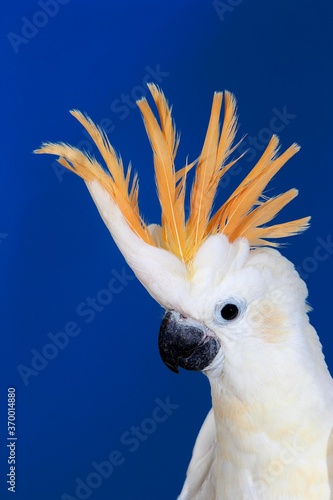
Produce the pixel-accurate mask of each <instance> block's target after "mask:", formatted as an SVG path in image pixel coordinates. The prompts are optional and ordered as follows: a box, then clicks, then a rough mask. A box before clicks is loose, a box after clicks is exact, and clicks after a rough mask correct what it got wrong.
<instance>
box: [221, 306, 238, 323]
mask: <svg viewBox="0 0 333 500" xmlns="http://www.w3.org/2000/svg"><path fill="white" fill-rule="evenodd" d="M238 313H239V309H238V307H237V306H236V304H226V305H225V306H223V307H222V309H221V316H222V318H223V319H225V320H227V321H230V320H232V319H235V318H237V316H238Z"/></svg>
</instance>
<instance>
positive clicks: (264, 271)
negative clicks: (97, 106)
mask: <svg viewBox="0 0 333 500" xmlns="http://www.w3.org/2000/svg"><path fill="white" fill-rule="evenodd" d="M150 90H151V91H152V94H153V97H154V100H155V102H156V104H157V107H158V111H159V116H160V122H161V125H159V124H158V123H157V121H156V119H155V118H154V116H153V115H152V112H151V110H150V108H149V106H148V104H147V102H146V101H145V100H143V101H140V102H139V106H140V109H141V111H142V113H143V115H144V119H145V125H146V128H147V132H148V134H149V137H150V140H151V143H152V147H153V150H154V157H155V173H156V177H157V184H158V191H159V197H160V201H161V205H162V227H159V226H158V225H155V224H154V225H150V226H146V225H145V224H144V222H143V220H142V218H141V216H140V214H139V211H138V206H137V195H138V192H137V184H136V181H135V182H134V184H133V186H132V188H130V187H129V174H128V173H127V174H125V173H124V170H123V166H122V163H121V160H120V159H119V158H117V156H116V155H115V153H114V150H113V149H112V147H111V146H110V144H109V143H108V142H107V139H106V138H105V136H104V135H103V134H102V132H101V131H99V130H98V129H97V128H96V127H95V126H94V125H93V124H92V122H91V121H89V120H87V119H85V118H84V117H83V115H81V114H79V113H77V112H75V113H74V114H75V115H76V116H77V117H78V118H79V120H80V122H81V123H82V124H83V125H84V126H85V127H86V128H87V130H88V131H89V132H90V133H91V135H92V137H93V138H94V140H95V142H96V144H97V145H98V147H99V148H100V150H102V152H103V153H104V154H103V157H104V158H105V160H106V162H107V166H108V168H109V171H110V175H108V174H106V173H105V172H104V171H103V170H102V169H101V167H100V166H99V165H98V164H97V162H96V161H95V160H93V159H91V158H89V157H85V156H84V155H83V154H82V153H80V152H78V151H77V150H75V148H71V147H70V146H66V145H64V144H60V145H56V144H46V145H44V146H43V148H41V150H39V151H38V152H44V153H45V152H46V153H51V154H60V155H61V158H60V159H59V161H60V162H61V163H62V164H63V165H65V166H66V167H67V168H69V169H71V170H73V171H74V172H76V173H78V174H79V175H80V176H82V177H83V178H84V179H85V181H86V184H87V186H88V189H89V190H90V193H91V195H92V197H93V199H94V201H95V204H96V206H97V208H98V210H99V212H100V214H101V216H102V218H103V220H104V222H105V224H106V226H107V227H108V229H109V231H110V233H111V235H112V237H113V239H114V240H115V242H116V244H117V246H118V247H119V249H120V251H121V252H122V254H123V255H124V257H125V259H126V261H127V262H128V264H129V266H130V267H131V268H132V269H133V271H134V272H135V274H136V276H137V277H138V279H139V280H140V281H141V283H142V284H143V285H144V286H145V288H146V289H147V290H148V292H149V293H150V294H151V295H152V296H153V297H154V298H155V300H156V301H157V302H158V303H159V304H161V306H162V307H164V308H165V309H166V310H167V314H166V316H165V320H164V323H162V327H161V332H160V337H161V335H162V337H163V335H165V336H167V338H166V343H164V344H163V343H162V342H161V347H160V351H161V355H162V359H164V361H165V363H166V364H167V365H168V366H169V367H170V368H171V369H173V370H174V371H177V367H178V365H180V366H183V367H185V368H188V369H200V370H202V371H203V373H205V375H206V376H207V377H208V379H209V382H210V385H211V394H212V410H211V411H210V412H209V414H208V416H207V418H206V420H205V422H204V424H203V426H202V428H201V431H200V433H199V435H198V438H197V441H196V444H195V447H194V450H193V456H192V460H191V462H190V465H189V468H188V472H187V478H186V481H185V484H184V487H183V490H182V492H181V494H180V496H179V500H214V499H215V500H250V499H251V500H288V499H289V500H291V499H295V500H297V499H299V500H301V499H303V500H330V499H332V498H333V430H332V429H333V380H332V377H331V375H330V373H329V371H328V369H327V366H326V363H325V360H324V356H323V354H322V348H321V344H320V341H319V339H318V336H317V334H316V332H315V330H314V328H313V327H312V326H311V325H310V323H309V318H308V312H309V307H308V306H307V303H306V299H307V293H308V292H307V288H306V285H305V283H304V282H303V281H302V280H301V278H300V277H299V275H298V273H297V272H296V270H295V268H294V266H293V265H292V264H291V263H290V262H289V261H288V260H287V259H285V258H284V257H283V256H282V255H281V254H280V253H279V252H278V251H277V250H275V249H271V248H267V245H276V244H275V243H273V242H270V241H269V240H270V239H271V238H280V237H286V236H288V235H293V234H297V233H298V232H300V231H302V230H304V229H305V228H306V227H307V224H308V220H309V219H308V218H304V219H299V220H297V221H292V222H289V223H284V224H279V225H275V226H269V227H267V223H268V222H269V221H271V220H272V218H273V217H274V216H275V215H276V213H278V212H279V210H280V209H281V208H283V207H284V206H285V205H286V203H288V202H289V201H291V199H292V198H294V197H295V196H296V195H297V191H296V190H290V191H289V192H287V193H285V194H284V195H281V196H280V197H276V198H273V199H270V200H267V199H266V201H265V200H264V199H263V198H262V197H261V195H262V190H263V189H264V188H265V186H266V184H267V182H268V181H269V180H270V178H271V177H272V176H273V175H274V174H275V173H276V172H277V171H278V169H279V168H281V166H282V165H283V164H284V162H285V161H286V160H287V159H288V158H290V157H291V156H292V155H293V154H294V153H295V152H296V151H297V150H298V147H296V146H292V147H291V148H289V149H288V150H287V151H286V152H285V153H283V155H281V156H277V138H275V139H272V141H271V143H270V144H269V145H268V147H267V150H266V151H265V152H264V153H263V156H262V158H261V159H260V160H259V161H258V163H257V165H256V167H255V168H254V169H253V170H252V171H251V172H250V174H249V175H248V176H247V178H246V179H245V180H244V181H243V182H242V183H241V184H240V186H239V187H238V188H237V189H236V191H235V192H234V194H233V195H231V197H230V198H229V199H228V200H227V202H226V203H225V204H224V205H223V206H222V207H221V208H220V209H219V210H218V211H217V212H216V213H215V215H212V214H211V203H212V201H213V199H214V193H215V190H216V188H217V184H218V182H219V179H220V177H221V176H222V175H223V171H226V170H227V168H229V167H230V163H229V164H226V160H227V158H228V157H229V155H230V154H231V152H232V141H233V139H234V135H235V131H236V118H235V102H234V99H233V98H232V96H230V94H227V95H226V109H225V123H224V125H223V127H222V132H221V135H220V132H219V115H220V108H221V102H222V97H221V94H215V97H214V101H213V107H212V114H211V118H210V123H209V127H208V131H207V136H206V140H205V144H204V147H203V150H202V155H201V157H200V160H199V162H198V167H197V172H196V178H195V181H194V186H193V189H192V196H191V215H190V217H189V219H188V221H185V219H184V207H183V206H180V205H181V203H183V202H184V189H185V180H186V173H187V170H188V169H189V168H190V167H192V166H193V165H191V166H187V167H185V169H183V170H181V171H179V172H175V168H174V163H173V162H174V156H175V152H176V149H177V141H176V135H175V131H174V128H173V124H172V121H171V110H170V108H169V107H168V106H167V103H166V101H165V99H164V96H163V94H162V93H161V92H160V91H159V90H158V89H157V88H156V87H154V86H150ZM163 179H164V180H163ZM205 196H206V197H208V198H209V204H208V205H207V203H208V202H207V203H206V201H207V199H206V198H205ZM163 200H164V201H163ZM196 200H199V201H198V203H197V201H196ZM205 203H206V204H205ZM267 238H268V239H267ZM225 309H226V310H227V312H225ZM186 332H187V333H186ZM173 335H174V339H172V336H173ZM186 335H187V337H186ZM191 335H192V336H193V339H194V338H196V339H198V338H199V337H200V338H199V340H196V341H195V343H193V342H194V340H193V339H192V340H191V338H190V337H191ZM170 339H171V340H172V341H174V344H170V342H171V340H170ZM191 342H192V343H191ZM166 346H167V347H166ZM168 346H169V347H170V346H171V347H170V352H165V349H168V348H169V347H168ZM175 353H178V355H177V356H176V354H175ZM163 356H165V358H163ZM168 356H169V357H168ZM166 360H167V361H166ZM198 363H199V364H198ZM198 367H199V368H198Z"/></svg>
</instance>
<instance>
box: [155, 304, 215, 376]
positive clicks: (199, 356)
mask: <svg viewBox="0 0 333 500" xmlns="http://www.w3.org/2000/svg"><path fill="white" fill-rule="evenodd" d="M158 347H159V351H160V355H161V358H162V361H163V363H165V364H166V366H167V367H168V368H170V370H171V371H173V372H175V373H179V371H178V366H180V367H181V368H185V369H186V370H191V371H201V370H204V369H205V368H206V367H207V366H209V365H210V364H211V362H212V361H213V359H214V358H215V356H216V355H217V353H218V351H219V349H220V343H219V341H218V339H217V338H216V337H214V336H212V332H210V330H208V328H206V327H205V326H204V325H203V324H201V323H199V322H198V321H195V320H193V319H192V318H189V317H185V316H183V315H181V314H180V313H178V312H177V311H167V312H166V313H165V315H164V318H163V320H162V324H161V328H160V333H159V338H158Z"/></svg>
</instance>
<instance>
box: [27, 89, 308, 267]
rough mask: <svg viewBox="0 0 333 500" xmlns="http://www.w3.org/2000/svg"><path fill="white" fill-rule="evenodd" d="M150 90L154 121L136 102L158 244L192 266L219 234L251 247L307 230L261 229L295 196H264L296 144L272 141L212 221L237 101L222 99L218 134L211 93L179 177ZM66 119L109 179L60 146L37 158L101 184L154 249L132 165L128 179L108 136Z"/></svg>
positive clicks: (161, 99) (168, 122) (166, 126)
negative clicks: (154, 196)
mask: <svg viewBox="0 0 333 500" xmlns="http://www.w3.org/2000/svg"><path fill="white" fill-rule="evenodd" d="M148 87H149V90H150V92H151V94H152V97H153V100H154V102H155V104H156V107H157V111H158V117H159V122H158V121H157V119H156V117H155V116H154V114H153V112H152V110H151V108H150V106H149V104H148V102H147V100H146V99H141V100H140V101H138V102H137V104H138V106H139V108H140V110H141V113H142V116H143V120H144V124H145V127H146V131H147V135H148V137H149V140H150V143H151V146H152V150H153V153H154V167H155V179H156V186H157V192H158V197H159V201H160V205H161V226H162V229H161V235H162V238H161V239H159V243H158V244H159V245H162V246H163V247H164V248H165V249H167V250H169V251H170V252H172V253H173V254H175V255H176V256H177V257H179V258H180V259H181V260H183V262H185V263H186V264H189V263H190V262H191V260H192V259H193V257H194V255H195V253H196V251H197V250H198V248H199V247H200V245H201V244H202V243H203V241H204V240H205V239H206V238H207V237H208V236H209V235H212V234H216V233H223V234H225V235H226V236H228V238H229V239H230V241H234V240H235V239H236V238H238V237H243V238H246V239H247V240H248V241H249V243H250V245H251V246H252V247H256V246H263V245H266V246H278V244H277V243H276V242H274V241H270V239H271V238H273V239H275V238H284V237H287V236H293V235H295V234H298V233H300V232H302V231H304V230H305V229H306V228H307V227H308V225H309V220H310V218H309V217H305V218H302V219H298V220H294V221H290V222H286V223H283V224H276V225H273V226H265V224H267V223H269V222H270V221H271V220H272V219H273V218H274V217H275V216H276V215H277V214H278V213H279V212H280V210H282V208H283V207H284V206H285V205H287V204H288V203H289V202H290V201H291V200H292V199H293V198H295V196H297V190H296V189H290V190H289V191H287V192H286V193H282V194H281V195H279V196H276V197H274V198H271V199H269V198H266V197H265V196H264V195H263V191H264V189H265V188H266V186H267V184H268V182H269V181H270V180H271V179H272V177H273V176H274V175H275V174H276V173H277V172H278V171H279V170H280V168H281V167H282V166H283V165H284V164H285V163H286V161H287V160H289V159H290V158H291V157H292V156H293V155H294V154H295V153H296V152H297V151H298V150H299V146H297V144H293V145H292V146H290V147H289V148H288V149H287V150H286V151H285V152H284V153H282V154H281V155H278V147H279V140H278V138H277V137H276V136H273V137H272V139H271V140H270V142H269V144H268V145H267V147H266V149H265V151H264V152H263V154H262V156H261V158H259V160H258V162H257V164H256V165H255V167H254V168H253V169H252V170H251V171H250V173H249V174H248V175H247V176H246V177H245V179H244V180H243V181H242V182H241V183H240V184H239V186H238V187H237V188H236V189H235V191H234V192H233V193H232V195H231V196H230V197H229V198H228V199H227V200H226V202H225V203H224V204H223V205H222V206H221V207H220V208H219V209H218V210H217V211H216V213H215V214H214V215H213V216H212V215H211V213H212V208H213V203H214V198H215V195H216V190H217V187H218V184H219V182H220V180H221V178H222V176H223V175H224V174H225V173H226V172H227V171H228V169H229V168H231V167H232V165H234V164H235V163H236V162H237V161H238V160H239V159H240V158H241V157H239V158H237V159H234V160H231V161H228V160H229V157H230V155H231V154H232V153H233V152H234V151H235V150H236V149H237V147H238V145H239V143H238V144H234V139H235V135H236V129H237V117H236V101H235V98H234V97H233V95H232V94H230V93H229V92H225V93H224V119H223V123H222V127H221V130H220V123H219V122H220V114H221V108H222V93H220V92H216V93H215V94H214V98H213V103H212V108H211V114H210V119H209V123H208V128H207V132H206V137H205V141H204V145H203V147H202V151H201V154H200V156H199V158H198V160H196V161H194V162H192V163H190V164H187V163H186V165H185V166H184V167H183V168H180V169H179V170H178V171H177V172H176V170H175V156H176V152H177V148H178V144H179V138H178V137H177V134H176V129H175V126H174V123H173V120H172V115H171V108H170V107H169V105H168V103H167V101H166V99H165V96H164V94H163V92H162V91H161V90H160V89H159V88H158V87H157V86H156V85H154V84H148ZM71 113H72V115H73V116H74V117H75V118H76V119H77V120H78V121H79V122H80V123H81V124H82V125H83V127H84V128H85V129H86V130H87V131H88V133H89V134H90V136H91V137H92V139H93V140H94V142H95V144H96V145H97V147H98V149H99V151H100V153H101V155H102V157H103V159H104V161H105V163H106V165H107V168H108V170H109V173H107V172H106V171H105V170H104V169H103V168H102V167H101V165H100V164H99V163H98V162H97V161H96V160H95V159H94V158H92V157H91V156H90V155H89V154H88V153H83V152H81V151H79V150H78V149H77V148H74V147H71V146H69V145H67V144H64V143H59V144H52V143H45V144H43V145H42V147H41V148H40V149H38V150H36V151H35V152H36V153H47V154H55V155H58V156H59V157H60V158H58V162H59V163H60V164H61V165H63V166H64V167H66V168H68V169H69V170H71V171H72V172H74V173H76V174H77V175H79V176H80V177H82V178H83V179H85V180H87V181H91V180H94V179H96V180H98V181H99V182H100V184H101V185H102V186H103V187H104V188H105V189H106V190H107V191H108V192H109V193H110V196H111V197H112V199H113V200H114V201H115V203H117V205H118V206H119V208H120V210H121V211H122V213H123V215H124V217H125V218H126V220H127V222H128V224H129V226H130V227H131V228H132V230H133V231H134V232H135V233H136V234H137V235H138V236H139V237H140V238H142V239H143V240H144V241H146V242H147V243H149V244H151V245H155V243H154V240H153V238H152V236H151V234H150V232H149V230H148V227H147V226H146V225H145V223H144V222H143V220H142V218H141V215H140V212H139V207H138V177H137V175H136V174H135V175H134V176H133V179H132V182H131V180H130V179H131V165H129V167H128V169H127V171H126V173H125V171H124V166H123V163H122V160H121V158H120V157H118V156H117V154H116V152H115V150H114V149H113V147H112V146H111V144H110V143H109V140H108V138H107V136H106V135H105V133H104V132H103V131H102V130H101V129H100V128H99V127H97V126H96V125H95V124H94V123H93V122H92V120H91V119H90V118H88V117H86V116H84V115H83V114H82V113H80V112H79V111H71ZM244 154H245V153H244ZM193 167H196V172H195V178H194V182H193V186H192V190H191V197H190V214H189V218H188V221H187V222H186V221H185V208H184V205H185V193H186V181H187V174H188V172H189V171H190V169H191V168H193Z"/></svg>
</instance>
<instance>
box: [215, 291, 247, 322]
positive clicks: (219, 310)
mask: <svg viewBox="0 0 333 500" xmlns="http://www.w3.org/2000/svg"><path fill="white" fill-rule="evenodd" d="M245 310H246V302H245V301H244V300H242V299H236V298H234V297H229V298H228V299H226V300H224V301H223V302H222V301H221V302H218V303H217V304H216V306H215V318H216V321H218V322H219V323H223V324H225V323H229V322H232V321H238V320H239V319H240V318H241V317H242V316H243V314H244V313H245Z"/></svg>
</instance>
